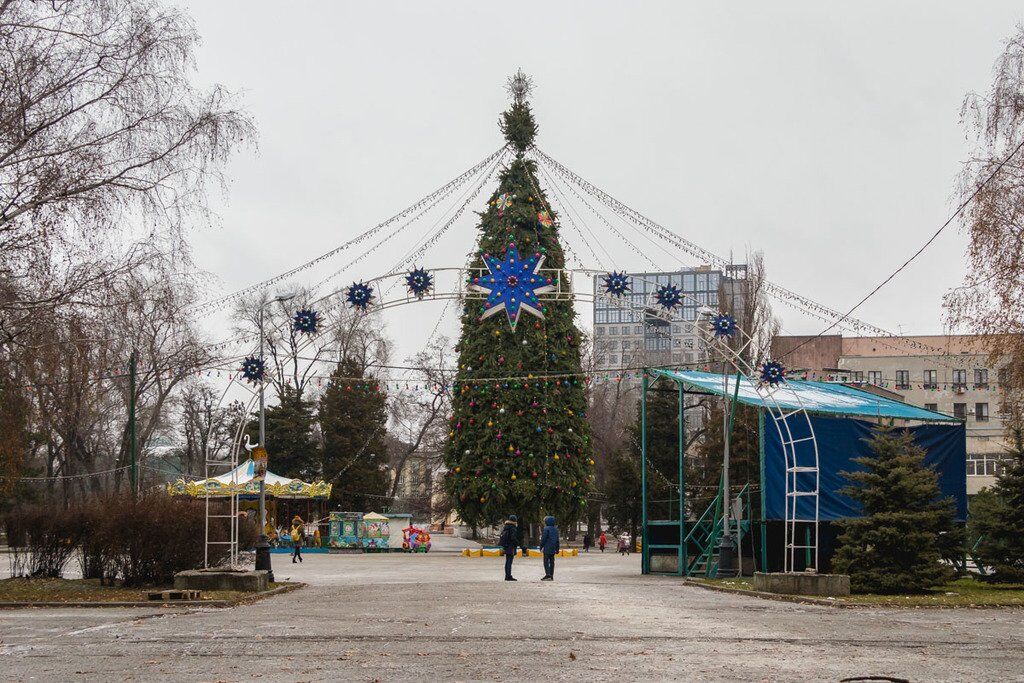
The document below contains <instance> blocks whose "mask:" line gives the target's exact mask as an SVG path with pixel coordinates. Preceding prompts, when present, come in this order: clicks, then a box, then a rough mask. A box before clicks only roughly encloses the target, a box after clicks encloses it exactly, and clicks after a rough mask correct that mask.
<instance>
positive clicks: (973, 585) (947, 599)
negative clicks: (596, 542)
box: [696, 577, 1024, 607]
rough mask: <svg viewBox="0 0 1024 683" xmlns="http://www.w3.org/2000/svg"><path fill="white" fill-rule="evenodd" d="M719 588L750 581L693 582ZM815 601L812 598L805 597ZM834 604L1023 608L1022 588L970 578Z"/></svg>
mask: <svg viewBox="0 0 1024 683" xmlns="http://www.w3.org/2000/svg"><path fill="white" fill-rule="evenodd" d="M696 580H697V581H701V582H705V583H710V584H713V585H715V586H719V587H721V588H734V589H738V590H753V589H754V587H753V581H752V580H751V579H696ZM807 597H815V596H807ZM834 600H835V601H836V602H843V603H846V604H851V605H872V606H878V607H1024V584H1013V583H986V582H985V581H978V580H976V579H973V578H969V577H968V578H962V579H957V580H956V581H953V582H951V583H947V584H946V585H944V586H940V587H939V588H934V589H932V590H929V591H927V592H924V593H916V594H910V595H876V594H873V593H865V594H854V595H850V596H846V597H839V598H834Z"/></svg>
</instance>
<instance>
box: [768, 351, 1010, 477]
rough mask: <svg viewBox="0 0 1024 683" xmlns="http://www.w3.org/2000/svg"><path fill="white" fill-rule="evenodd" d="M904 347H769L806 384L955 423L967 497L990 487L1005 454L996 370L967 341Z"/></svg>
mask: <svg viewBox="0 0 1024 683" xmlns="http://www.w3.org/2000/svg"><path fill="white" fill-rule="evenodd" d="M906 340H907V341H902V340H901V341H897V340H892V339H888V338H886V337H843V336H841V335H824V336H821V337H805V336H779V337H775V339H774V340H773V341H772V357H773V358H779V359H782V361H783V362H784V364H785V365H786V367H789V368H793V369H794V370H799V371H800V372H801V374H806V375H807V377H808V379H819V380H824V381H830V380H831V381H835V382H842V383H853V384H857V385H861V386H864V387H867V388H869V389H870V388H873V387H876V388H878V390H880V391H885V392H891V393H894V394H896V395H897V396H898V397H899V398H900V399H901V400H904V401H906V402H907V403H911V404H913V405H916V406H920V407H922V408H926V409H928V410H935V411H938V412H940V413H946V414H949V415H953V416H954V417H959V418H961V419H962V420H964V422H965V423H966V429H967V493H968V494H974V493H977V492H978V491H980V490H981V489H982V488H984V487H986V486H991V485H992V484H993V483H995V476H996V474H998V473H999V471H1000V468H1001V467H1002V460H1003V458H1004V457H1005V453H1006V449H1005V444H1004V442H1003V421H1002V416H1001V414H1000V406H1001V403H1002V397H1003V392H1004V388H1003V386H1002V383H1001V382H1000V377H999V375H1000V373H999V365H998V364H997V365H992V364H991V363H990V361H989V357H988V353H987V352H986V351H985V349H984V347H983V346H982V340H981V338H979V337H977V336H974V335H935V336H917V337H907V338H906Z"/></svg>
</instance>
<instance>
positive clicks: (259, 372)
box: [241, 356, 267, 384]
mask: <svg viewBox="0 0 1024 683" xmlns="http://www.w3.org/2000/svg"><path fill="white" fill-rule="evenodd" d="M266 367H267V366H266V363H265V362H264V361H263V359H262V358H259V357H258V356H247V357H246V358H245V360H243V361H242V368H241V371H242V377H244V378H245V381H246V382H249V383H250V384H259V383H260V382H261V381H262V380H263V376H264V374H265V373H266Z"/></svg>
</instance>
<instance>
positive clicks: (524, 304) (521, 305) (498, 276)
mask: <svg viewBox="0 0 1024 683" xmlns="http://www.w3.org/2000/svg"><path fill="white" fill-rule="evenodd" d="M543 262H544V257H543V256H541V255H540V254H539V253H538V254H534V255H533V256H531V257H530V258H528V259H526V260H521V259H520V258H519V251H518V250H517V249H516V245H515V244H509V245H508V249H506V250H505V254H504V256H503V257H502V258H498V257H496V256H491V255H490V254H484V263H485V264H486V265H487V270H488V271H489V274H488V275H483V276H481V277H474V278H473V284H472V288H473V289H475V290H476V291H478V292H486V293H487V301H486V302H484V313H483V315H481V316H480V319H481V320H483V319H484V318H487V317H490V316H492V315H494V314H495V313H497V312H498V311H500V310H502V309H504V310H505V312H506V314H507V315H508V321H509V324H511V325H512V329H515V328H516V323H517V322H518V321H519V311H520V309H522V310H525V311H529V312H530V313H532V314H533V315H535V316H537V317H538V318H543V317H544V314H543V313H542V312H541V310H540V302H539V301H538V299H537V295H538V294H541V293H543V292H550V291H552V290H553V289H554V288H555V287H554V285H553V284H551V278H547V277H544V276H543V275H540V274H538V272H537V271H539V270H540V267H541V264H542V263H543Z"/></svg>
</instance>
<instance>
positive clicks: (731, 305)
mask: <svg viewBox="0 0 1024 683" xmlns="http://www.w3.org/2000/svg"><path fill="white" fill-rule="evenodd" d="M629 276H630V278H631V291H630V292H629V293H628V294H626V295H624V296H623V297H610V296H608V295H606V294H605V284H604V278H603V277H602V276H595V277H594V295H595V296H594V360H595V363H596V366H597V367H598V368H601V369H611V370H614V369H621V368H626V367H640V366H671V365H685V364H693V363H700V362H702V361H703V360H704V358H705V349H704V348H703V346H702V344H701V342H700V336H699V335H698V330H697V325H700V324H706V322H705V321H704V317H703V316H702V314H701V312H700V309H701V308H702V307H707V308H709V309H712V310H714V311H718V310H720V309H721V310H732V311H735V312H736V315H737V318H738V319H739V318H740V317H741V313H740V312H741V311H742V310H743V308H744V296H743V292H744V291H745V289H744V287H743V284H744V282H745V280H746V277H747V266H746V265H734V266H729V267H728V268H726V270H724V271H723V270H718V269H714V268H712V267H711V266H699V267H697V268H683V269H681V270H678V271H674V272H651V273H629ZM662 285H675V286H676V287H678V288H679V290H680V291H681V292H682V294H683V301H682V304H681V305H680V306H679V307H677V308H675V309H674V310H673V311H671V313H669V314H668V315H665V314H664V312H663V311H662V310H661V309H660V308H659V307H658V306H656V304H655V303H654V293H655V291H656V290H657V289H658V287H661V286H662ZM723 298H724V300H723Z"/></svg>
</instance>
